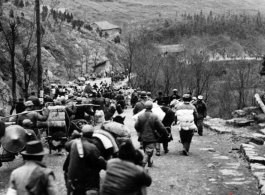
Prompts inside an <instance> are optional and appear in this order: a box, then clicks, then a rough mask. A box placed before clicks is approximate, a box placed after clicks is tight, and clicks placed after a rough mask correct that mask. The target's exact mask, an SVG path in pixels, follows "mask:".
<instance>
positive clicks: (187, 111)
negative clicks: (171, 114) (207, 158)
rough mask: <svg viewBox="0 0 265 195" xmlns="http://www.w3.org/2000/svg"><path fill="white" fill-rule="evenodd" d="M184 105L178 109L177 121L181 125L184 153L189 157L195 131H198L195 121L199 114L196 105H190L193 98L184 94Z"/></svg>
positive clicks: (180, 133) (180, 105)
mask: <svg viewBox="0 0 265 195" xmlns="http://www.w3.org/2000/svg"><path fill="white" fill-rule="evenodd" d="M182 99H183V102H184V103H183V104H179V105H178V106H177V107H176V114H175V117H176V118H175V120H176V121H177V124H178V125H179V130H180V131H179V135H180V140H181V143H182V145H183V151H182V153H183V154H184V155H186V156H188V155H189V150H190V143H191V140H192V137H193V135H194V131H195V130H196V129H197V127H196V125H195V123H194V121H196V120H197V118H198V112H197V109H196V108H195V106H194V105H192V104H191V103H190V101H191V96H190V95H189V94H184V95H183V97H182Z"/></svg>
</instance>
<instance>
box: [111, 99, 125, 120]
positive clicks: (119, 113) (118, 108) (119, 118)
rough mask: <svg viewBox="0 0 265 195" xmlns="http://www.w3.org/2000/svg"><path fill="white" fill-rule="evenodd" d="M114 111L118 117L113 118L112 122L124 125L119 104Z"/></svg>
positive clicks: (123, 117)
mask: <svg viewBox="0 0 265 195" xmlns="http://www.w3.org/2000/svg"><path fill="white" fill-rule="evenodd" d="M116 110H117V112H118V115H117V116H115V117H114V118H113V121H114V122H117V123H120V124H123V125H124V119H125V116H122V115H121V114H122V113H123V110H122V108H121V105H120V104H118V105H117V107H116Z"/></svg>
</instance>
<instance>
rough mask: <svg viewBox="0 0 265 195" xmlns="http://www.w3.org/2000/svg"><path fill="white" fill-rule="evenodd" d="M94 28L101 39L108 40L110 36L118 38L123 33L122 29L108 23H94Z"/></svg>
mask: <svg viewBox="0 0 265 195" xmlns="http://www.w3.org/2000/svg"><path fill="white" fill-rule="evenodd" d="M92 28H93V29H94V30H95V31H96V32H97V33H98V34H99V36H100V37H105V38H108V37H109V36H117V35H120V34H121V33H122V31H121V28H120V27H119V26H116V25H114V24H111V23H109V22H107V21H101V22H94V23H93V24H92Z"/></svg>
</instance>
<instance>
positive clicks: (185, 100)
mask: <svg viewBox="0 0 265 195" xmlns="http://www.w3.org/2000/svg"><path fill="white" fill-rule="evenodd" d="M182 99H183V101H184V102H190V94H184V95H183V96H182Z"/></svg>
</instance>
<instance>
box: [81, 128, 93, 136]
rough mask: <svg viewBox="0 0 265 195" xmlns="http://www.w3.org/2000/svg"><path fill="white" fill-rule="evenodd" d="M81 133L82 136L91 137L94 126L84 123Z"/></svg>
mask: <svg viewBox="0 0 265 195" xmlns="http://www.w3.org/2000/svg"><path fill="white" fill-rule="evenodd" d="M82 133H83V136H84V137H92V135H93V133H94V127H93V126H92V125H84V126H83V127H82Z"/></svg>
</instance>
